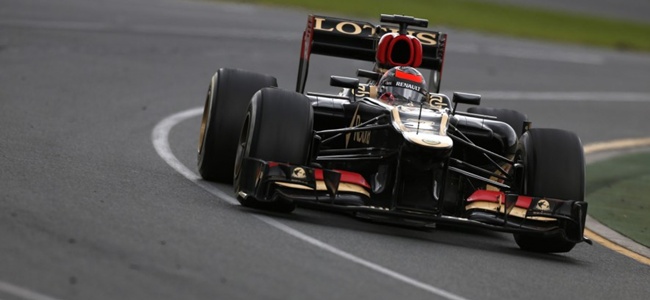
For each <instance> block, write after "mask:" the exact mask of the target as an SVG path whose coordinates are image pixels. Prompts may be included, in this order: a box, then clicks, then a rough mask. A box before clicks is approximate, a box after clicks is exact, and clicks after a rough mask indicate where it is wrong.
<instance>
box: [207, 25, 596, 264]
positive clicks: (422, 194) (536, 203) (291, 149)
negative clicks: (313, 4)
mask: <svg viewBox="0 0 650 300" xmlns="http://www.w3.org/2000/svg"><path fill="white" fill-rule="evenodd" d="M381 22H382V23H389V24H388V25H386V24H385V25H379V26H378V25H373V24H370V23H366V22H360V21H354V20H346V19H339V18H332V17H325V16H316V15H310V16H309V17H308V22H307V28H306V30H305V31H304V33H303V39H302V48H301V52H300V65H299V69H298V80H297V85H296V91H295V92H294V91H288V90H285V89H280V88H277V83H276V79H275V78H274V77H271V76H268V75H263V74H257V73H253V72H248V71H243V70H239V69H220V70H218V71H217V73H216V74H215V75H214V76H213V77H212V81H211V83H210V87H209V90H208V94H207V98H206V101H205V109H204V113H203V119H202V122H201V132H200V140H199V149H198V168H199V172H200V174H201V176H202V177H203V178H204V179H206V180H211V181H218V182H225V183H230V182H232V183H233V185H234V189H235V194H236V195H237V198H238V200H239V201H240V203H241V204H242V205H243V206H247V207H253V208H258V209H265V210H272V211H279V212H291V211H292V210H293V209H294V208H295V206H296V204H304V205H306V206H309V207H326V208H328V209H335V210H340V211H348V212H351V213H353V214H354V215H355V216H357V217H362V218H367V219H371V220H378V221H383V222H391V223H399V224H436V223H440V224H456V225H462V226H473V227H480V228H487V229H492V230H496V231H503V232H511V233H514V237H515V240H516V242H517V244H518V245H519V246H520V247H521V248H522V249H525V250H529V251H537V252H567V251H570V250H571V249H572V248H573V247H574V246H575V244H576V243H579V242H583V241H585V242H589V240H588V239H586V238H585V237H584V236H583V231H584V226H585V218H586V215H587V203H586V202H585V201H584V191H585V185H584V180H585V175H584V174H585V165H584V154H583V149H582V145H581V142H580V139H579V138H578V137H577V136H576V135H575V134H574V133H571V132H567V131H564V130H559V129H542V128H530V124H531V123H530V122H528V120H527V117H526V115H524V114H522V113H520V112H517V111H514V110H509V109H497V108H483V107H478V106H477V105H478V104H479V103H480V99H481V97H480V96H479V95H475V94H468V93H454V94H453V96H452V99H451V101H450V99H449V97H448V96H446V95H443V94H440V93H439V91H440V78H441V75H442V69H443V68H442V67H443V61H444V54H445V45H446V38H447V35H446V34H444V33H441V32H437V31H432V30H429V29H427V28H426V27H427V26H428V21H427V20H425V19H417V18H413V17H409V16H401V15H382V16H381ZM392 24H395V25H392ZM311 54H323V55H327V56H335V57H342V58H348V59H357V60H364V61H369V62H373V63H374V67H373V69H372V70H358V72H357V77H354V78H351V77H340V76H332V77H331V79H330V85H331V86H334V87H338V88H340V92H339V93H337V94H323V93H310V92H308V93H306V94H305V93H304V89H305V84H306V81H307V75H308V69H309V61H310V56H311ZM417 68H420V69H423V70H426V72H429V76H428V78H427V79H425V78H424V76H423V75H422V73H421V72H420V71H419V70H418V69H417ZM359 78H363V82H361V80H360V79H359ZM427 81H428V84H427ZM459 103H462V104H466V105H472V106H471V107H470V109H468V110H467V111H466V112H461V111H458V110H457V105H458V104H459Z"/></svg>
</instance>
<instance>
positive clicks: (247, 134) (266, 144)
mask: <svg viewBox="0 0 650 300" xmlns="http://www.w3.org/2000/svg"><path fill="white" fill-rule="evenodd" d="M312 128H313V109H312V106H311V103H310V101H309V99H308V98H307V97H306V96H304V95H302V94H298V93H295V92H290V91H286V90H282V89H278V88H265V89H262V90H260V91H259V92H257V93H256V94H255V95H254V96H253V99H252V100H251V103H250V105H249V107H248V112H247V114H246V118H245V121H244V125H243V126H242V131H241V134H240V138H239V143H238V146H237V155H236V162H235V172H234V176H233V177H234V180H233V181H234V188H235V194H237V199H238V200H239V202H240V203H241V204H242V205H243V206H247V207H253V208H258V209H264V210H272V211H278V212H291V211H293V209H294V208H295V204H294V203H293V202H290V201H287V200H284V199H276V200H275V201H272V202H264V201H258V200H257V199H253V198H252V197H250V196H249V197H247V198H244V197H242V196H241V195H239V191H240V190H241V188H240V185H239V182H240V177H239V175H240V172H241V167H242V163H243V160H244V159H245V158H247V157H251V158H258V159H262V160H265V161H273V162H278V163H288V164H293V165H307V164H308V163H309V153H310V146H311V141H312Z"/></svg>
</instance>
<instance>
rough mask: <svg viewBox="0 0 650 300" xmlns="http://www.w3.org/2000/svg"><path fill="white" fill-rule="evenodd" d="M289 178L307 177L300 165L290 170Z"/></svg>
mask: <svg viewBox="0 0 650 300" xmlns="http://www.w3.org/2000/svg"><path fill="white" fill-rule="evenodd" d="M291 178H295V179H305V178H307V173H306V172H305V169H303V168H301V167H297V168H295V169H293V172H291Z"/></svg>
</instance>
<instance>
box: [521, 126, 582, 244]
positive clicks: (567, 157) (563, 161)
mask: <svg viewBox="0 0 650 300" xmlns="http://www.w3.org/2000/svg"><path fill="white" fill-rule="evenodd" d="M521 145H522V151H521V155H522V158H523V159H524V160H525V163H526V171H525V172H526V175H525V183H524V189H525V191H524V193H525V194H526V195H529V196H535V197H548V198H556V199H570V200H580V201H583V200H584V197H585V160H584V152H583V148H582V143H581V142H580V139H579V138H578V136H577V135H576V134H574V133H572V132H569V131H565V130H560V129H546V128H533V129H530V130H529V131H528V132H526V133H524V134H523V135H522V137H521ZM561 226H573V225H571V224H567V223H561ZM514 237H515V241H516V242H517V245H519V247H520V248H521V249H522V250H527V251H533V252H544V253H560V252H569V251H571V249H573V247H574V246H575V243H573V242H569V241H566V240H565V239H563V238H562V237H559V236H552V237H543V236H538V235H531V234H514Z"/></svg>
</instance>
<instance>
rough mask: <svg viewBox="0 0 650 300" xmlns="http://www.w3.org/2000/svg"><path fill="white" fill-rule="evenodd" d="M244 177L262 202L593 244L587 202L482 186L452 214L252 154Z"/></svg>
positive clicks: (353, 180) (331, 173)
mask: <svg viewBox="0 0 650 300" xmlns="http://www.w3.org/2000/svg"><path fill="white" fill-rule="evenodd" d="M239 176H240V179H239V191H238V195H237V196H238V197H242V198H249V197H250V198H253V199H255V200H256V201H260V202H273V201H277V200H279V198H281V199H285V200H289V201H294V202H297V203H304V204H309V205H310V206H312V207H313V206H316V207H323V208H327V209H330V210H332V209H334V210H338V211H347V212H352V213H355V214H356V215H357V216H359V217H365V218H369V219H372V220H378V221H384V222H390V223H399V224H404V225H412V224H416V223H417V224H431V223H434V224H435V223H440V224H452V225H460V226H467V227H478V228H485V229H490V230H495V231H501V232H510V233H525V234H538V235H541V236H559V237H561V238H563V239H565V240H567V241H570V242H574V243H578V242H583V241H586V242H589V240H587V239H585V238H584V235H583V233H584V228H585V219H586V215H587V202H585V201H577V200H564V199H552V198H539V197H528V196H522V195H514V194H505V193H503V192H500V191H487V190H477V191H475V192H474V193H473V194H472V195H471V196H470V197H468V198H467V199H466V206H465V213H464V214H463V215H462V216H450V215H444V214H442V213H440V212H437V211H423V210H420V209H408V208H397V207H377V206H369V205H366V203H368V200H369V199H370V197H371V193H370V192H369V190H370V185H369V184H368V182H366V180H365V179H364V178H363V177H362V176H361V175H359V174H357V173H353V172H348V171H340V170H326V169H321V168H316V167H308V166H297V165H290V164H284V163H277V162H267V161H263V160H260V159H254V158H246V159H244V161H243V165H242V168H241V173H240V175H239Z"/></svg>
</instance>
